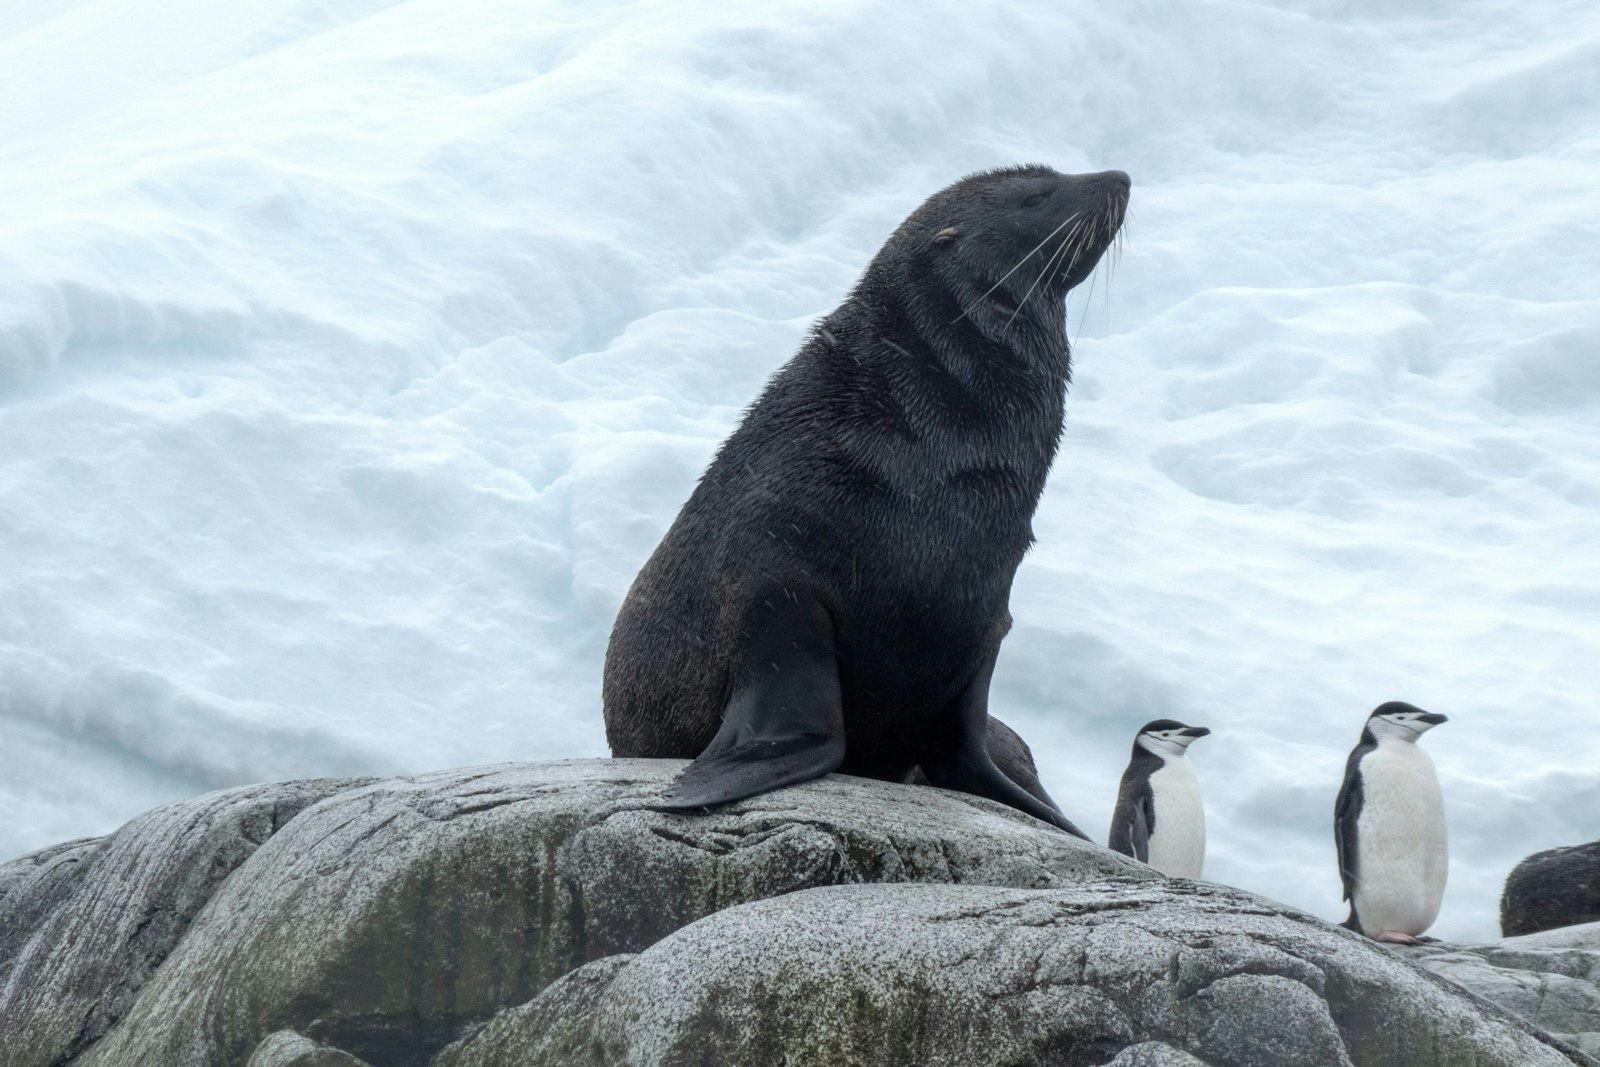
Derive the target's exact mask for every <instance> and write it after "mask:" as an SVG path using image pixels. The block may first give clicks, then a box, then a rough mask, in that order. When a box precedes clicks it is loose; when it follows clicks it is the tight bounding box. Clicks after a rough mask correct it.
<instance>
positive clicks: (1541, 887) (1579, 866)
mask: <svg viewBox="0 0 1600 1067" xmlns="http://www.w3.org/2000/svg"><path fill="white" fill-rule="evenodd" d="M1592 922H1600V841H1591V842H1589V843H1588V844H1587V845H1569V846H1568V847H1566V848H1553V849H1550V850H1549V851H1548V852H1535V853H1534V854H1533V855H1531V856H1529V857H1528V858H1527V859H1525V860H1523V861H1522V862H1521V863H1519V864H1517V865H1516V866H1515V867H1513V868H1512V869H1511V873H1510V874H1509V875H1507V876H1506V888H1505V892H1504V893H1503V894H1501V897H1500V933H1501V935H1502V936H1504V937H1515V936H1517V935H1518V934H1533V933H1537V932H1539V931H1540V930H1554V929H1556V928H1557V927H1560V926H1575V925H1577V924H1578V923H1592Z"/></svg>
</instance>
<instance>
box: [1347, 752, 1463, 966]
mask: <svg viewBox="0 0 1600 1067" xmlns="http://www.w3.org/2000/svg"><path fill="white" fill-rule="evenodd" d="M1359 772H1360V774H1361V793H1362V804H1361V816H1360V818H1359V819H1358V820H1357V822H1356V862H1357V867H1356V887H1355V893H1354V894H1353V895H1352V897H1353V902H1354V904H1355V907H1356V915H1357V916H1358V917H1359V918H1360V920H1361V929H1362V932H1363V933H1365V934H1367V935H1368V936H1369V937H1370V936H1376V935H1378V934H1381V933H1385V932H1389V931H1394V932H1397V933H1402V934H1420V933H1422V932H1423V931H1424V930H1426V929H1427V928H1428V927H1430V926H1432V925H1433V920H1434V919H1436V918H1437V917H1438V915H1439V902H1440V901H1441V900H1442V899H1443V898H1444V883H1445V878H1446V876H1447V874H1448V873H1449V866H1450V861H1449V849H1448V845H1447V842H1446V839H1445V826H1444V798H1443V796H1442V795H1441V794H1440V792H1439V776H1438V775H1437V774H1436V773H1435V772H1434V769H1433V760H1431V759H1429V758H1428V754H1427V753H1426V752H1424V751H1423V750H1422V749H1421V748H1419V747H1418V746H1417V745H1415V744H1412V743H1411V742H1409V741H1397V740H1389V739H1384V740H1380V741H1379V742H1378V747H1377V748H1375V749H1373V750H1372V751H1371V752H1369V753H1367V755H1366V756H1365V757H1364V758H1363V759H1362V760H1361V764H1360V767H1359Z"/></svg>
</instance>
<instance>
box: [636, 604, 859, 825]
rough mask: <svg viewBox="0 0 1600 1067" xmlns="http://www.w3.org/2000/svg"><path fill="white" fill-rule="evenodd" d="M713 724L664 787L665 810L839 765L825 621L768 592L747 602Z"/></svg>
mask: <svg viewBox="0 0 1600 1067" xmlns="http://www.w3.org/2000/svg"><path fill="white" fill-rule="evenodd" d="M741 629H742V630H743V631H744V636H745V642H744V647H743V649H742V650H741V653H740V656H739V660H738V662H737V663H736V664H735V667H734V671H733V685H732V693H733V696H732V698H731V699H729V701H728V706H727V708H726V709H725V710H724V711H723V713H722V728H721V729H720V730H718V731H717V736H716V737H714V738H712V739H711V744H709V745H707V746H706V750H705V751H704V752H702V753H700V755H699V756H698V757H697V758H696V759H695V761H694V762H693V763H691V764H690V765H689V767H688V769H687V770H685V771H684V772H683V773H682V774H681V775H679V776H678V778H677V780H676V781H674V782H673V783H672V785H671V786H669V787H668V789H667V793H666V802H665V803H663V804H661V805H659V806H660V807H663V808H667V809H679V808H703V807H706V806H708V805H711V804H723V803H726V802H727V801H730V800H740V799H743V798H744V797H749V796H754V795H755V794H757V793H765V792H767V791H768V790H772V789H777V788H779V787H781V786H786V785H794V784H796V783H797V782H806V781H810V780H811V779H812V778H820V777H822V776H823V775H824V774H827V773H828V772H829V771H832V770H834V769H836V768H837V767H838V766H839V764H840V763H842V762H843V761H844V705H843V703H842V700H841V697H840V694H839V665H838V659H837V655H836V653H835V651H834V645H833V622H832V620H831V619H830V618H829V617H828V613H827V612H826V611H824V610H823V609H822V606H821V605H820V604H817V603H816V602H815V601H812V600H810V599H809V598H804V597H801V596H799V595H798V594H791V593H789V592H788V591H787V590H775V591H774V592H773V593H772V594H770V595H769V596H767V597H764V598H759V599H757V600H756V602H755V603H754V604H753V605H752V607H751V611H750V613H749V615H748V616H747V617H746V620H745V624H744V626H743V627H741Z"/></svg>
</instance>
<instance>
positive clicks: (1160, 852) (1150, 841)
mask: <svg viewBox="0 0 1600 1067" xmlns="http://www.w3.org/2000/svg"><path fill="white" fill-rule="evenodd" d="M1210 732H1211V731H1210V730H1208V729H1206V728H1205V727H1204V726H1185V725H1184V724H1183V723H1181V722H1178V721H1177V720H1176V719H1157V720H1155V721H1154V722H1151V723H1146V724H1145V726H1144V728H1143V729H1141V730H1140V731H1139V733H1138V735H1137V736H1136V737H1134V739H1133V758H1132V759H1130V760H1129V761H1128V769H1127V770H1125V771H1123V772H1122V785H1121V786H1120V788H1118V790H1117V810H1116V811H1115V812H1113V813H1112V816H1111V839H1110V841H1109V842H1108V845H1109V846H1110V847H1111V848H1112V849H1113V850H1115V851H1117V852H1121V853H1122V854H1123V855H1126V856H1132V857H1133V858H1134V859H1136V860H1141V861H1143V862H1144V863H1148V864H1149V865H1150V866H1152V867H1154V868H1155V869H1156V870H1158V871H1160V872H1161V873H1162V874H1168V875H1172V876H1173V877H1175V878H1198V877H1200V870H1201V868H1202V867H1203V866H1204V865H1205V859H1206V815H1205V809H1204V808H1203V807H1202V806H1201V803H1200V782H1199V780H1198V779H1197V778H1195V774H1194V766H1193V765H1192V764H1190V762H1189V758H1188V755H1187V752H1188V748H1189V746H1190V745H1192V744H1194V742H1195V739H1196V738H1200V737H1204V736H1206V735H1207V734H1209V733H1210Z"/></svg>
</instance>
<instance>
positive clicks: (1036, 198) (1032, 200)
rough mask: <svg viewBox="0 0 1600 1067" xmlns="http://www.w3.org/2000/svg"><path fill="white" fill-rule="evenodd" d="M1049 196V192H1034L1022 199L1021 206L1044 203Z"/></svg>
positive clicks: (1034, 205)
mask: <svg viewBox="0 0 1600 1067" xmlns="http://www.w3.org/2000/svg"><path fill="white" fill-rule="evenodd" d="M1049 197H1050V194H1049V193H1034V194H1033V195H1032V196H1030V197H1028V199H1026V200H1024V201H1023V202H1022V206H1023V207H1038V206H1039V205H1040V204H1042V203H1044V202H1045V201H1046V200H1047V199H1049Z"/></svg>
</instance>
